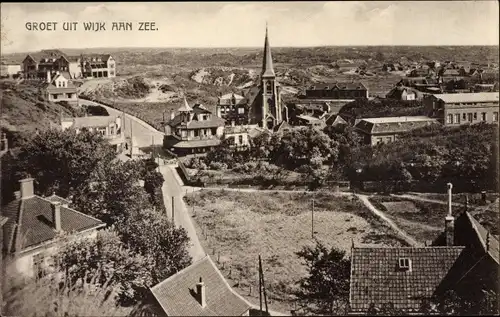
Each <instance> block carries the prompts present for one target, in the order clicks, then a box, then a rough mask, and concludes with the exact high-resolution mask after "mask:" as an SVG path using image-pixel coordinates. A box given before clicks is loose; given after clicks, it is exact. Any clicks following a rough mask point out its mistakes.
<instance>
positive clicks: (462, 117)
mask: <svg viewBox="0 0 500 317" xmlns="http://www.w3.org/2000/svg"><path fill="white" fill-rule="evenodd" d="M498 97H499V93H498V92H481V93H461V94H436V95H429V96H426V98H424V106H425V108H426V110H427V111H428V113H429V115H430V116H431V117H433V118H436V119H437V120H438V121H439V122H441V123H443V124H444V125H446V126H456V125H462V124H475V123H480V122H485V123H497V124H498V110H499V99H498Z"/></svg>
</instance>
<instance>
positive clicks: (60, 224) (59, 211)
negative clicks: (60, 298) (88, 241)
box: [2, 178, 106, 278]
mask: <svg viewBox="0 0 500 317" xmlns="http://www.w3.org/2000/svg"><path fill="white" fill-rule="evenodd" d="M19 183H20V191H19V192H17V193H16V199H14V200H13V201H11V202H10V203H8V204H7V205H6V206H4V207H2V216H3V217H7V218H8V220H7V223H6V224H5V226H4V232H3V254H4V255H5V259H6V260H7V261H8V262H9V266H8V271H7V272H8V275H9V276H23V277H27V278H32V277H35V278H36V277H41V276H43V275H45V274H47V273H50V270H51V265H52V264H53V261H54V255H55V254H56V253H57V248H58V242H59V237H60V235H61V234H63V233H66V234H68V238H69V239H70V240H73V239H79V238H88V237H95V236H96V234H97V230H99V229H101V228H103V227H105V225H106V224H105V223H103V222H102V221H100V220H99V219H96V218H94V217H92V216H89V215H86V214H83V213H81V212H79V211H77V210H75V209H73V208H70V207H69V206H68V205H69V201H68V200H66V199H65V198H63V197H59V196H57V195H55V194H53V195H52V196H50V197H46V198H45V197H41V196H38V195H35V193H34V185H33V183H34V179H33V178H27V179H22V180H20V181H19Z"/></svg>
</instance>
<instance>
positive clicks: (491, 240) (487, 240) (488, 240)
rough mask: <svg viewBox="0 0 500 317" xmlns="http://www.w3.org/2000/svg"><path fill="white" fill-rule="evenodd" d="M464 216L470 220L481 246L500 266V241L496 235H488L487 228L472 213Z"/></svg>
mask: <svg viewBox="0 0 500 317" xmlns="http://www.w3.org/2000/svg"><path fill="white" fill-rule="evenodd" d="M464 214H466V215H467V217H468V218H469V221H470V222H471V224H472V227H473V228H474V230H475V232H476V234H477V236H478V237H479V240H480V241H481V245H482V246H483V248H484V251H485V252H487V253H488V254H489V255H490V256H491V258H492V259H493V260H495V261H496V262H497V264H500V261H499V257H500V248H499V243H498V239H497V238H496V237H495V236H494V235H492V234H488V230H486V228H485V227H484V226H483V225H481V224H480V223H479V221H477V219H476V218H474V217H473V216H472V215H471V214H470V213H468V212H465V213H464ZM457 234H458V233H457Z"/></svg>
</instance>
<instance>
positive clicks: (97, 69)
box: [80, 54, 116, 78]
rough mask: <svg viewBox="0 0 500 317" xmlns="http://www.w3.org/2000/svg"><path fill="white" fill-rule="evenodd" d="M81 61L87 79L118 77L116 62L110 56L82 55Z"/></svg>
mask: <svg viewBox="0 0 500 317" xmlns="http://www.w3.org/2000/svg"><path fill="white" fill-rule="evenodd" d="M80 60H81V69H82V76H83V77H85V78H88V77H93V78H100V77H107V78H113V77H116V61H115V59H114V58H113V56H111V55H110V54H89V55H82V56H81V59H80Z"/></svg>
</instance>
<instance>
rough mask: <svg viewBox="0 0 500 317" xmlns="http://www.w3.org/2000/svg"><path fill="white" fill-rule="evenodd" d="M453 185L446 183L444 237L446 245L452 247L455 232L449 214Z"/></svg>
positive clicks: (453, 219) (453, 221)
mask: <svg viewBox="0 0 500 317" xmlns="http://www.w3.org/2000/svg"><path fill="white" fill-rule="evenodd" d="M452 188H453V185H452V184H451V183H448V215H447V216H446V218H445V236H446V245H447V246H453V245H454V237H453V234H454V231H455V218H453V215H452V212H451V195H452V193H451V189H452Z"/></svg>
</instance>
